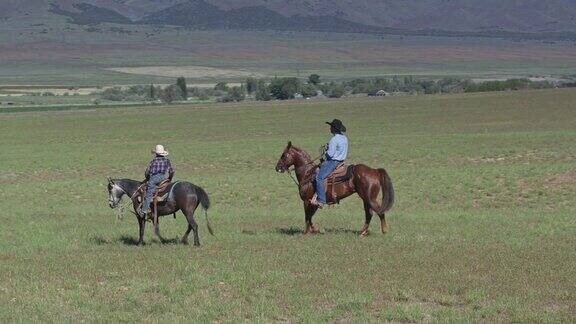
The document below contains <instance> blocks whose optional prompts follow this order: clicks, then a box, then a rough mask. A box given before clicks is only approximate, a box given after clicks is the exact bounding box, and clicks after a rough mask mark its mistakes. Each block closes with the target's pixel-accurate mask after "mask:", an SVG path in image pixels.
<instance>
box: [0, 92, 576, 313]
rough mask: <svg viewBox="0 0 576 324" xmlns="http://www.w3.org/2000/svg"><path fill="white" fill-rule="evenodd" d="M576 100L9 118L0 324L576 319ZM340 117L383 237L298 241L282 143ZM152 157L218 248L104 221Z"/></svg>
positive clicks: (336, 235)
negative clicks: (376, 190) (189, 191)
mask: <svg viewBox="0 0 576 324" xmlns="http://www.w3.org/2000/svg"><path fill="white" fill-rule="evenodd" d="M574 102H576V91H575V90H572V89H561V90H545V91H522V92H501V93H476V94H458V95H437V96H436V95H430V96H410V97H389V98H348V99H341V100H323V101H312V100H311V101H301V102H290V101H288V102H281V103H279V102H266V103H242V104H211V105H189V106H167V107H143V108H117V109H98V108H95V109H93V110H90V111H72V112H65V111H64V112H37V113H6V114H1V115H0V125H1V126H0V150H1V151H2V154H0V166H1V168H0V201H1V202H2V209H1V210H0V222H1V223H2V226H1V227H0V260H1V262H0V321H1V322H15V321H19V322H20V321H22V322H28V321H81V320H84V321H99V322H104V321H219V322H222V321H229V320H236V321H238V320H240V321H242V320H244V321H262V322H270V321H290V322H295V321H306V322H316V321H349V322H364V321H369V322H382V321H393V322H448V321H457V322H470V321H486V322H494V321H505V322H513V321H514V322H529V321H532V322H574V321H576V289H575V287H576V257H575V256H576V255H575V252H574V246H576V219H575V218H574V210H576V199H574V196H575V194H576V145H574V143H575V142H576V107H575V105H574ZM333 118H340V119H342V120H343V121H344V123H345V124H346V126H347V128H348V130H349V131H348V136H349V138H350V141H351V152H350V158H349V162H350V163H365V164H368V165H370V166H381V167H385V168H386V169H387V170H388V172H389V173H390V175H391V178H392V180H393V182H394V186H395V191H396V203H395V206H394V207H393V209H392V210H391V211H390V212H389V213H388V214H387V219H388V224H389V225H390V230H389V233H388V234H386V235H382V234H381V233H379V231H378V229H379V221H378V219H377V218H375V219H373V222H372V227H371V234H370V235H369V236H368V237H365V238H360V237H359V236H358V234H359V230H360V228H361V226H362V224H363V221H364V214H363V210H362V204H361V201H360V200H359V199H358V198H357V197H356V196H352V197H350V198H348V199H346V200H344V201H342V203H341V204H340V205H339V206H335V207H333V208H325V209H324V210H322V211H320V212H319V213H318V214H317V215H316V216H315V217H314V221H315V223H316V224H317V225H319V226H320V228H321V230H322V233H321V234H317V235H303V234H302V229H303V225H304V215H303V212H302V210H301V209H302V207H301V202H300V200H299V198H298V195H297V189H296V187H295V185H294V184H293V183H292V180H290V178H289V177H288V176H287V175H281V174H277V173H276V172H275V171H274V166H275V164H276V161H277V159H278V158H279V156H280V154H281V152H282V150H283V148H284V146H285V145H286V142H287V141H288V140H292V142H293V143H294V144H295V145H297V146H300V147H302V148H304V149H306V150H307V151H308V152H310V153H311V154H312V155H315V154H316V152H317V149H318V147H319V146H320V145H321V144H324V143H325V142H326V141H327V140H328V138H329V136H328V128H327V125H325V124H324V121H327V120H331V119H333ZM158 142H160V143H163V144H165V145H166V146H167V149H168V150H169V151H170V153H171V160H172V163H173V165H174V166H175V168H176V172H177V173H176V178H177V179H186V180H190V181H191V182H193V183H195V184H197V185H199V186H201V187H203V188H205V189H206V191H207V192H208V193H209V194H210V198H211V200H212V207H211V209H210V210H209V217H210V219H211V223H212V226H213V227H214V229H215V232H216V236H210V235H208V232H207V230H206V221H205V220H204V217H203V216H202V215H201V214H202V213H201V211H200V210H199V211H198V213H197V221H198V222H199V226H200V240H201V243H202V246H201V247H200V248H195V247H193V246H184V245H180V244H178V243H177V242H178V239H179V238H180V237H181V235H182V234H183V232H184V230H185V229H186V222H185V220H184V217H183V215H182V214H178V215H177V217H176V219H173V218H171V217H164V218H162V219H161V220H160V228H161V232H162V234H163V236H164V237H166V238H168V239H169V242H167V243H165V244H162V243H161V242H159V241H158V240H157V239H156V238H155V237H154V236H153V234H152V229H151V226H148V228H147V231H146V236H145V240H146V244H145V245H144V246H142V247H137V246H134V242H135V241H136V239H137V223H136V220H135V217H134V216H133V215H131V214H130V213H126V215H125V217H124V218H121V219H118V218H117V215H116V212H115V211H112V210H110V208H109V207H108V205H107V192H106V184H107V181H106V177H107V176H111V177H115V178H121V177H128V178H132V179H140V178H142V177H143V172H144V168H145V167H146V165H147V162H148V161H149V159H150V154H149V151H150V149H151V148H152V147H153V145H154V144H157V143H158Z"/></svg>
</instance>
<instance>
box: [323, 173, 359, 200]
mask: <svg viewBox="0 0 576 324" xmlns="http://www.w3.org/2000/svg"><path fill="white" fill-rule="evenodd" d="M354 167H355V165H353V164H351V165H347V164H345V163H340V164H338V166H337V167H336V168H335V169H334V171H332V173H330V174H329V175H328V176H327V177H326V178H325V179H324V188H325V189H326V200H327V202H328V204H337V203H340V202H339V201H338V198H337V197H336V193H335V190H334V189H335V187H336V186H337V185H339V184H343V183H345V182H348V181H350V179H352V174H353V173H354Z"/></svg>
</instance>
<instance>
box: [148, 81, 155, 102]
mask: <svg viewBox="0 0 576 324" xmlns="http://www.w3.org/2000/svg"><path fill="white" fill-rule="evenodd" d="M155 90H156V89H154V85H153V84H151V85H150V92H149V93H148V97H149V98H150V99H152V100H154V99H156V91H155Z"/></svg>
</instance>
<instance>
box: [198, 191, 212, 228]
mask: <svg viewBox="0 0 576 324" xmlns="http://www.w3.org/2000/svg"><path fill="white" fill-rule="evenodd" d="M196 195H197V196H198V200H199V201H200V205H202V208H203V209H204V216H205V217H206V226H207V227H208V232H209V233H210V235H214V231H213V230H212V226H210V221H209V220H208V208H210V198H209V197H208V194H207V193H206V191H204V189H202V188H200V187H196Z"/></svg>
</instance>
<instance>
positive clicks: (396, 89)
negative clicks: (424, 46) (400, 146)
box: [100, 74, 555, 103]
mask: <svg viewBox="0 0 576 324" xmlns="http://www.w3.org/2000/svg"><path fill="white" fill-rule="evenodd" d="M554 86H555V85H554V84H553V83H551V82H548V81H531V80H529V79H509V80H504V81H483V82H474V81H472V80H469V79H459V78H442V79H426V78H415V77H411V76H406V77H398V76H394V77H391V78H371V79H354V80H350V81H343V82H333V81H332V82H322V79H321V77H320V75H318V74H311V75H310V76H309V77H308V78H307V79H306V80H302V79H300V78H295V77H283V78H274V79H272V80H265V79H257V78H247V79H246V80H244V82H242V83H240V85H234V86H229V85H228V84H227V83H226V82H223V81H221V82H218V83H216V84H215V85H214V87H213V88H200V87H188V85H187V84H186V79H185V78H183V77H180V78H178V79H177V80H176V82H175V83H174V84H172V85H168V86H164V87H161V86H158V85H134V86H130V87H127V88H122V87H112V88H107V89H105V90H104V91H102V92H101V93H100V97H101V98H102V99H106V100H111V101H158V102H164V103H172V102H177V101H186V100H190V99H193V100H199V101H203V100H216V101H220V102H238V101H243V100H245V99H247V98H249V99H252V100H258V101H268V100H288V99H294V98H312V97H329V98H340V97H342V96H344V95H358V94H376V93H378V92H379V91H384V92H386V93H387V94H396V93H404V94H439V93H462V92H487V91H512V90H525V89H544V88H552V87H554Z"/></svg>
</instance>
